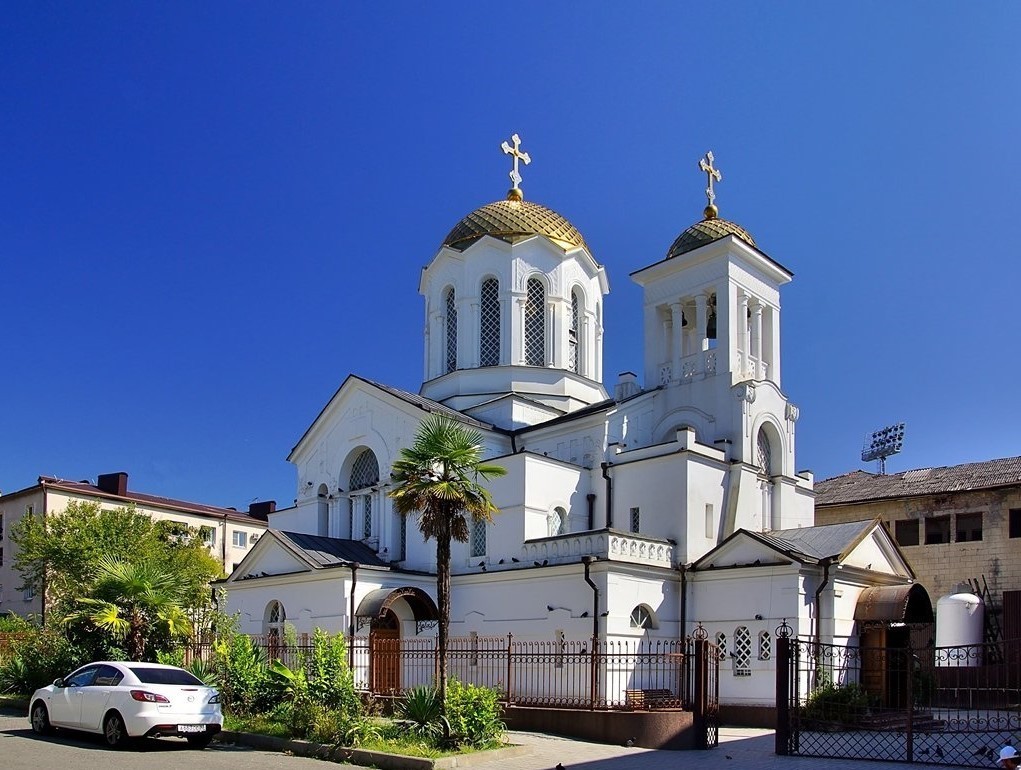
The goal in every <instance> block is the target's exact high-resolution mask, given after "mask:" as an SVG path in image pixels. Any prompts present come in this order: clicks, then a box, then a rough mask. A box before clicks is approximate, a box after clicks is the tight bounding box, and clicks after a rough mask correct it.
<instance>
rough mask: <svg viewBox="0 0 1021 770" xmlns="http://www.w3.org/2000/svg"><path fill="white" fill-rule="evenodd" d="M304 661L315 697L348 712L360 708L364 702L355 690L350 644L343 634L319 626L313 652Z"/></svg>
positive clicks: (314, 638)
mask: <svg viewBox="0 0 1021 770" xmlns="http://www.w3.org/2000/svg"><path fill="white" fill-rule="evenodd" d="M304 657H305V656H304V655H303V656H302V658H304ZM302 663H303V664H304V668H305V671H306V672H307V678H308V692H309V695H310V696H311V697H312V698H314V699H315V700H316V701H317V702H319V703H322V704H323V705H325V706H328V707H330V708H339V709H341V710H343V711H344V712H345V713H348V714H352V715H353V714H356V713H358V712H359V710H360V703H359V700H358V694H357V693H356V692H355V684H354V675H353V674H352V673H351V668H350V667H349V666H348V661H347V644H346V642H345V641H344V636H343V634H328V633H327V632H326V631H323V630H322V629H321V628H317V629H316V630H315V632H314V633H313V634H312V650H311V653H310V654H309V655H308V658H307V660H306V659H303V660H302Z"/></svg>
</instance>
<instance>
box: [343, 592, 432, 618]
mask: <svg viewBox="0 0 1021 770" xmlns="http://www.w3.org/2000/svg"><path fill="white" fill-rule="evenodd" d="M399 599H404V601H406V602H407V603H408V606H410V607H411V611H412V612H413V613H414V614H415V620H416V622H419V623H421V622H422V621H425V620H438V619H439V617H440V613H439V610H438V609H437V608H436V603H435V602H434V601H433V600H432V597H431V596H429V594H427V593H426V592H425V591H423V590H422V589H421V588H415V587H414V586H405V587H404V588H377V589H376V590H375V591H369V593H367V594H366V595H365V596H364V597H363V598H362V600H361V601H360V602H359V603H358V609H356V610H355V617H357V618H383V617H384V616H386V613H387V610H389V609H390V607H391V606H393V603H394V602H396V601H398V600H399Z"/></svg>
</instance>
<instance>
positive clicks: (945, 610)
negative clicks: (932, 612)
mask: <svg viewBox="0 0 1021 770" xmlns="http://www.w3.org/2000/svg"><path fill="white" fill-rule="evenodd" d="M984 609H985V608H984V607H983V604H982V599H981V597H978V596H976V595H975V594H973V593H969V592H967V591H957V592H956V593H952V594H947V595H946V596H941V597H940V599H939V601H938V602H936V665H937V666H981V665H982V647H981V646H979V645H981V644H982V632H983V623H984ZM972 645H974V646H972Z"/></svg>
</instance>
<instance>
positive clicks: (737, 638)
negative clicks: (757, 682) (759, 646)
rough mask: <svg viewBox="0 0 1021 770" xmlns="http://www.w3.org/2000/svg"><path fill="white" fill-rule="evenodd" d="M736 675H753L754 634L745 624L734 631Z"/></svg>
mask: <svg viewBox="0 0 1021 770" xmlns="http://www.w3.org/2000/svg"><path fill="white" fill-rule="evenodd" d="M733 660H734V676H751V675H752V635H751V633H750V632H749V631H748V629H747V628H746V627H745V626H738V627H737V629H736V630H735V631H734V658H733Z"/></svg>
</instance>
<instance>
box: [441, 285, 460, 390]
mask: <svg viewBox="0 0 1021 770" xmlns="http://www.w3.org/2000/svg"><path fill="white" fill-rule="evenodd" d="M443 299H444V304H445V306H446V307H445V310H446V314H447V348H446V359H447V360H446V370H447V371H448V372H452V371H454V370H455V369H456V368H457V302H456V297H455V296H454V287H453V286H451V287H449V288H448V289H447V291H446V293H445V295H444V298H443Z"/></svg>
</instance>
